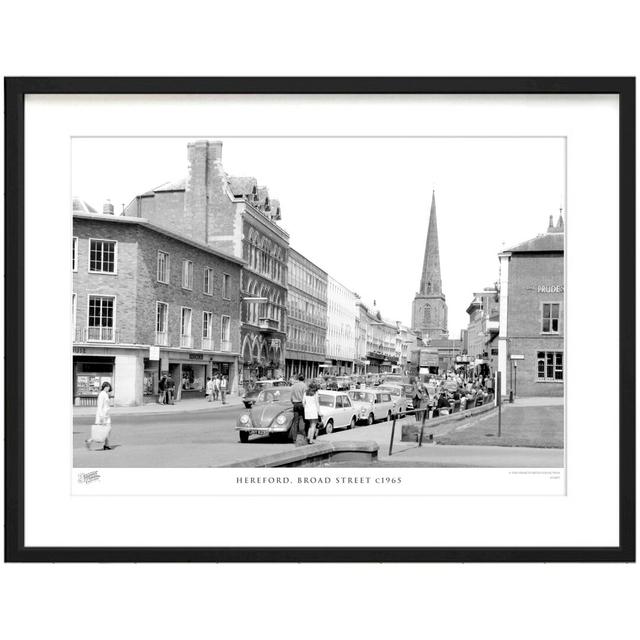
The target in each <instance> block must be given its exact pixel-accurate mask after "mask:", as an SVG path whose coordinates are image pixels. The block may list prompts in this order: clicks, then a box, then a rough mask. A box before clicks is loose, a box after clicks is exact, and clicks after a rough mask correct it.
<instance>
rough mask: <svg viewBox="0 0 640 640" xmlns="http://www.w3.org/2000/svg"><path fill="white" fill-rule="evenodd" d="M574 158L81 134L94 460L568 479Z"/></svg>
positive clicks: (86, 375) (78, 378) (459, 142)
mask: <svg viewBox="0 0 640 640" xmlns="http://www.w3.org/2000/svg"><path fill="white" fill-rule="evenodd" d="M566 162H567V157H566V140H565V138H564V137H562V136H524V137H518V136H505V137H483V136H480V137H472V136H469V137H446V136H443V137H422V136H415V137H411V136H400V137H393V136H389V137H386V136H383V137H376V136H360V137H349V136H342V137H332V136H323V137H304V136H300V137H271V136H266V137H217V136H215V135H209V136H206V137H200V138H181V137H171V138H163V137H150V138H139V137H128V138H122V137H76V138H74V139H73V140H72V142H71V171H72V186H71V192H72V197H71V198H70V201H69V210H70V218H71V220H72V233H71V234H70V237H69V245H70V248H71V253H72V269H71V277H72V281H73V285H72V286H73V291H72V315H73V328H72V331H71V337H72V350H73V366H72V384H71V387H72V397H71V398H69V402H70V403H72V405H73V465H74V467H75V468H79V469H94V468H95V469H100V468H149V467H155V468H184V467H199V468H209V467H253V468H256V467H269V468H291V467H314V468H327V469H332V468H333V469H336V468H338V469H340V468H350V467H354V468H367V467H370V468H373V469H375V468H392V467H404V468H406V467H412V468H423V467H458V468H459V467H466V468H481V467H491V468H509V469H514V468H515V469H518V468H542V469H556V470H560V469H563V468H564V465H565V420H564V418H565V415H564V397H565V382H566V380H567V376H568V371H569V370H570V368H569V363H568V362H567V358H566V356H565V326H566V320H565V316H566V308H565V266H564V264H565V261H564V256H565V236H567V237H568V235H569V233H570V231H569V229H570V219H571V212H570V211H568V210H567V206H566V192H565V189H566ZM70 426H71V425H70ZM80 477H81V478H82V475H81V476H80ZM557 485H558V487H560V488H561V489H564V484H563V483H562V482H559V483H557Z"/></svg>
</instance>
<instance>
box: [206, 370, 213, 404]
mask: <svg viewBox="0 0 640 640" xmlns="http://www.w3.org/2000/svg"><path fill="white" fill-rule="evenodd" d="M206 391H207V402H213V380H212V379H211V378H210V377H208V376H207V387H206Z"/></svg>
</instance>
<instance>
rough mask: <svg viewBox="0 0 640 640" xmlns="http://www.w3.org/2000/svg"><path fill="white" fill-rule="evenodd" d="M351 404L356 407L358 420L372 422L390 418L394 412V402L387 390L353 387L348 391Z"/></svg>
mask: <svg viewBox="0 0 640 640" xmlns="http://www.w3.org/2000/svg"><path fill="white" fill-rule="evenodd" d="M349 397H350V398H351V401H352V403H353V406H354V407H355V408H356V409H357V416H358V421H360V422H366V423H367V424H373V423H374V422H375V421H376V420H391V418H392V417H393V415H394V414H395V412H396V409H395V403H394V401H393V399H392V397H391V394H390V393H389V391H384V390H380V388H379V387H377V388H375V389H355V390H353V391H349Z"/></svg>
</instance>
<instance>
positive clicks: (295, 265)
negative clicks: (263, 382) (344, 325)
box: [285, 248, 327, 379]
mask: <svg viewBox="0 0 640 640" xmlns="http://www.w3.org/2000/svg"><path fill="white" fill-rule="evenodd" d="M288 285H289V287H288V294H287V296H288V298H287V300H288V303H287V304H288V309H287V311H288V312H287V347H286V360H285V377H286V378H287V379H288V378H290V377H291V376H292V375H294V374H300V373H301V374H303V375H304V376H305V377H306V378H309V377H316V376H318V375H319V374H320V373H321V369H320V366H321V365H322V364H324V360H325V349H326V344H325V342H326V338H327V273H326V271H323V270H322V269H320V267H318V266H316V265H315V264H314V263H313V262H311V261H310V260H308V259H307V258H305V257H304V256H303V255H302V254H300V253H298V252H297V251H294V250H293V249H291V248H289V265H288Z"/></svg>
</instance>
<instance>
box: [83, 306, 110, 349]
mask: <svg viewBox="0 0 640 640" xmlns="http://www.w3.org/2000/svg"><path fill="white" fill-rule="evenodd" d="M114 316H115V298H113V296H89V313H88V315H87V340H88V341H94V342H113V340H114V331H113V329H114V325H115V317H114Z"/></svg>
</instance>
